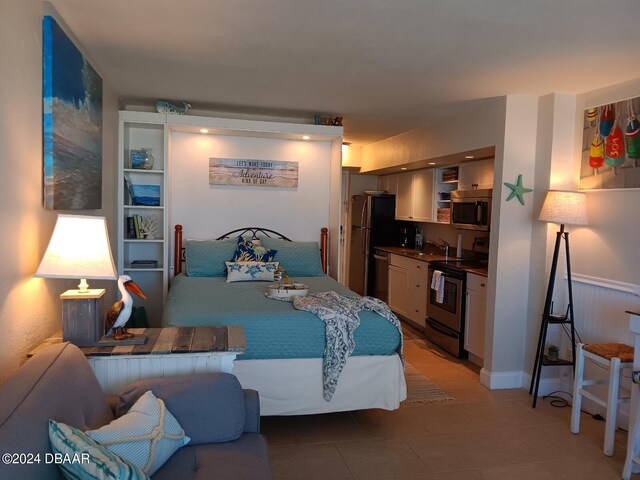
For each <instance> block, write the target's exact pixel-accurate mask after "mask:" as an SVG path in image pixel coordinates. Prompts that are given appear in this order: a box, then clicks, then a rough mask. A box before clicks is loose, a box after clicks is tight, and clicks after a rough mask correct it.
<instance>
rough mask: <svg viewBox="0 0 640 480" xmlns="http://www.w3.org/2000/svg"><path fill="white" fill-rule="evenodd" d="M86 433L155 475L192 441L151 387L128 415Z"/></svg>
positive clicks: (146, 471)
mask: <svg viewBox="0 0 640 480" xmlns="http://www.w3.org/2000/svg"><path fill="white" fill-rule="evenodd" d="M86 433H87V435H89V436H90V437H91V438H93V439H94V440H95V441H97V442H99V443H100V444H102V445H104V446H105V447H107V448H108V449H109V450H111V451H112V452H114V453H115V454H117V455H118V456H120V457H122V458H123V459H125V460H126V461H127V462H129V463H131V464H133V465H136V466H137V467H139V468H141V469H142V470H143V471H144V472H145V473H147V474H148V475H153V474H154V473H155V471H156V470H158V469H159V468H160V467H161V466H162V465H164V463H165V462H166V461H167V460H169V458H170V457H171V455H173V454H174V453H175V452H176V450H178V449H179V448H180V447H182V446H183V445H186V444H187V443H189V440H190V439H189V437H187V436H186V435H185V433H184V430H183V429H182V427H181V426H180V424H179V423H178V421H177V420H176V419H175V417H174V416H173V415H171V413H170V412H169V410H167V408H166V407H165V405H164V402H163V401H162V400H161V399H159V398H156V396H155V395H154V394H153V393H152V392H151V390H149V391H147V392H146V393H144V394H143V395H142V396H141V397H140V398H139V399H138V401H137V402H136V403H134V404H133V407H131V410H129V413H127V414H126V415H123V416H122V417H120V418H116V419H115V420H114V421H113V422H111V423H110V424H109V425H105V426H104V427H101V428H99V429H97V430H89V431H88V432H86Z"/></svg>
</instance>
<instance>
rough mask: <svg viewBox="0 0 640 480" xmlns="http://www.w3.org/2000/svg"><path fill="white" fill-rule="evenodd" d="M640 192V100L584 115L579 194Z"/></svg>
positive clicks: (612, 104) (589, 111)
mask: <svg viewBox="0 0 640 480" xmlns="http://www.w3.org/2000/svg"><path fill="white" fill-rule="evenodd" d="M621 188H640V97H634V98H629V99H627V100H622V101H620V102H614V103H608V104H605V105H599V106H590V107H589V108H587V109H586V110H585V111H584V116H583V134H582V158H581V164H580V190H609V189H621Z"/></svg>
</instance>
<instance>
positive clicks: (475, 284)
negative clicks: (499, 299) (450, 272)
mask: <svg viewBox="0 0 640 480" xmlns="http://www.w3.org/2000/svg"><path fill="white" fill-rule="evenodd" d="M465 305H466V306H465V318H466V326H465V330H464V348H465V350H466V351H467V352H469V353H470V356H469V359H470V360H471V361H473V362H474V363H480V364H481V363H482V359H484V337H485V325H486V316H487V277H484V276H482V275H476V274H474V273H467V290H466V302H465ZM474 357H475V358H474ZM480 366H482V365H480Z"/></svg>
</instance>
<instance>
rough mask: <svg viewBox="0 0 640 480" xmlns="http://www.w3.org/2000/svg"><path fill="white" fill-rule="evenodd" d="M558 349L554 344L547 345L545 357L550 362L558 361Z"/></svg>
mask: <svg viewBox="0 0 640 480" xmlns="http://www.w3.org/2000/svg"><path fill="white" fill-rule="evenodd" d="M559 351H560V347H558V346H556V345H553V344H551V345H549V346H548V347H547V359H548V360H549V361H550V362H557V361H558V352H559Z"/></svg>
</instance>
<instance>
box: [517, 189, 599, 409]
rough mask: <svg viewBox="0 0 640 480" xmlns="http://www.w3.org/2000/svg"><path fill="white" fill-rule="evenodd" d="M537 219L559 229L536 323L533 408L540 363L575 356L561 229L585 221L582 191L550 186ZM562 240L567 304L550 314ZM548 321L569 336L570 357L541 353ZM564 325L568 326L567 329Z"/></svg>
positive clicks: (566, 240)
mask: <svg viewBox="0 0 640 480" xmlns="http://www.w3.org/2000/svg"><path fill="white" fill-rule="evenodd" d="M539 220H541V221H543V222H550V223H559V224H560V230H559V231H558V232H557V233H556V242H555V246H554V249H553V260H552V262H551V270H550V271H549V285H548V287H547V294H546V297H545V301H544V310H543V312H542V323H541V324H540V336H539V337H538V346H537V348H536V358H535V362H534V365H533V373H532V375H531V385H530V387H529V395H533V407H534V408H535V406H536V403H537V400H538V388H539V387H540V376H541V374H542V367H543V366H548V365H553V366H558V365H570V366H574V365H575V364H574V362H575V358H576V330H575V323H574V316H573V289H572V284H571V256H570V254H569V232H567V231H565V225H587V209H586V197H585V194H584V193H579V192H563V191H557V190H550V191H549V192H548V193H547V196H546V198H545V200H544V205H543V206H542V210H541V212H540V217H539ZM562 240H564V244H565V259H566V262H567V264H566V268H567V289H568V306H567V311H566V312H565V313H564V314H554V313H553V312H552V311H551V309H552V305H553V290H554V286H555V281H556V272H557V270H558V259H559V256H560V244H561V243H562ZM549 324H560V325H562V326H563V328H564V329H565V332H567V334H568V336H569V338H570V339H571V354H572V356H571V360H553V361H552V360H549V359H548V357H547V356H545V355H544V350H545V341H546V338H547V332H548V328H549ZM567 327H568V330H567Z"/></svg>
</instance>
